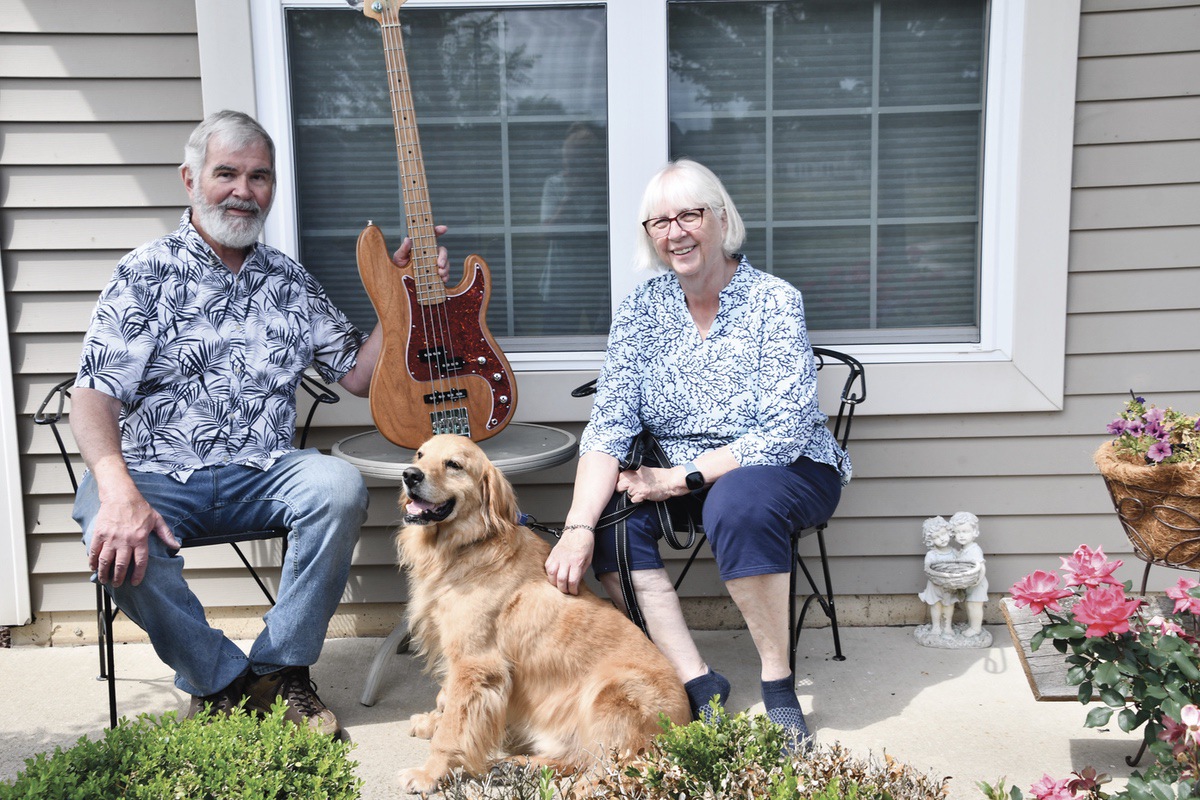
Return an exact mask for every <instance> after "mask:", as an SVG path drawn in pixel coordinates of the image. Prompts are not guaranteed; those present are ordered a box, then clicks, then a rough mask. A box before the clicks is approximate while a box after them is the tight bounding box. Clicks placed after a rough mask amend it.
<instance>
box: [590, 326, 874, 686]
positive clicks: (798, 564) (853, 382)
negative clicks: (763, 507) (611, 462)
mask: <svg viewBox="0 0 1200 800" xmlns="http://www.w3.org/2000/svg"><path fill="white" fill-rule="evenodd" d="M813 355H814V356H815V357H816V363H817V371H818V372H820V371H822V370H824V369H825V367H827V366H829V365H830V364H839V365H841V366H845V367H846V368H847V375H846V379H845V382H844V383H843V384H842V392H841V398H840V402H839V405H838V411H837V415H836V416H834V417H833V418H832V420H831V421H832V423H833V435H834V438H836V439H837V441H838V444H840V445H841V446H842V449H843V450H846V449H848V445H849V442H850V426H851V425H852V424H853V422H854V411H855V409H856V408H858V405H859V404H860V403H862V402H863V401H864V400H866V399H867V377H866V371H865V370H864V369H863V365H862V363H861V362H859V360H858V359H856V358H854V357H853V356H850V355H847V354H845V353H842V352H839V351H837V350H830V349H829V348H826V347H814V348H813ZM595 391H596V381H595V380H592V381H589V382H588V383H585V384H584V385H582V386H580V387H578V388H576V389H575V390H574V391H572V392H571V394H572V395H573V396H574V397H585V396H587V395H589V394H592V393H594V392H595ZM697 525H698V523H697ZM828 526H829V520H826V521H824V522H822V523H820V524H819V525H815V526H813V527H811V528H801V529H799V530H795V531H792V571H791V581H790V583H789V597H790V599H791V602H790V603H789V607H788V629H789V638H790V643H789V654H788V659H789V664H790V665H791V668H792V673H793V674H794V673H795V672H796V647H797V645H798V644H799V641H800V631H801V629H802V627H803V625H804V617H805V615H807V614H808V609H809V606H811V605H812V604H813V603H814V602H816V603H817V604H818V605H820V607H821V610H822V611H823V612H824V613H825V616H826V617H828V618H829V625H830V629H831V631H832V633H833V649H834V656H833V658H834V660H835V661H845V660H846V657H845V656H844V655H842V639H841V635H840V634H839V632H838V620H837V608H836V607H835V605H834V598H833V583H832V581H831V580H830V576H829V555H828V553H827V551H826V549H825V529H826V528H827V527H828ZM697 533H699V535H700V537H699V540H698V541H697V542H696V544H695V546H694V547H692V552H691V555H690V556H689V557H688V560H687V562H685V563H684V565H683V569H682V570H681V571H680V573H679V576H678V577H677V578H676V579H675V589H676V591H678V590H679V587H680V586H682V585H683V581H684V578H686V577H687V574H688V571H689V570H691V568H692V564H693V563H695V561H696V557H697V556H699V555H700V549H701V548H702V547H703V546H704V543H705V542H706V541H708V539H707V537H706V536H705V535H704V531H703V529H702V528H700V527H697ZM814 533H815V534H816V536H817V547H818V550H819V552H820V556H821V575H822V577H823V578H824V588H823V589H822V588H821V587H819V586H818V585H817V582H816V579H815V578H814V576H813V573H812V572H811V571H810V570H809V568H808V565H807V564H806V563H805V560H804V557H803V556H802V555H801V554H800V542H801V540H803V539H806V538H807V537H808V536H810V535H811V534H814ZM797 568H798V569H799V572H800V573H803V575H804V578H805V580H806V581H807V582H808V586H809V593H808V595H807V596H806V597H805V598H804V604H803V605H802V606H801V608H800V613H799V615H797V614H796V601H797V600H798V599H799V598H797V596H796V587H797V584H798V580H797Z"/></svg>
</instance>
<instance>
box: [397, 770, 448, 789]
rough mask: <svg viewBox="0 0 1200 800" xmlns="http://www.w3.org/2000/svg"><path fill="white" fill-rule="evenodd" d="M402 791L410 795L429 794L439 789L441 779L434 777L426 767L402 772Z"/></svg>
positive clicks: (400, 777)
mask: <svg viewBox="0 0 1200 800" xmlns="http://www.w3.org/2000/svg"><path fill="white" fill-rule="evenodd" d="M399 779H400V789H401V791H405V792H408V793H409V794H429V793H430V792H432V791H433V790H434V789H436V788H437V785H438V781H439V780H440V778H439V777H433V776H432V775H430V774H429V771H428V770H426V769H425V768H424V767H419V768H417V767H414V768H412V769H402V770H400V776H399Z"/></svg>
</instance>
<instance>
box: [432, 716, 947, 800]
mask: <svg viewBox="0 0 1200 800" xmlns="http://www.w3.org/2000/svg"><path fill="white" fill-rule="evenodd" d="M717 712H718V713H717V716H716V718H715V719H714V721H713V723H711V724H705V723H702V722H693V723H691V724H690V725H681V726H672V725H671V724H670V723H669V722H666V721H665V720H664V722H663V732H662V733H661V734H659V735H658V736H656V737H655V739H654V742H653V743H652V744H651V746H650V747H649V749H648V750H647V752H645V753H643V754H642V755H641V756H640V757H638V758H636V759H635V760H633V761H632V762H628V761H623V760H621V759H618V758H616V757H615V756H610V757H608V758H606V759H600V760H598V761H597V762H596V764H595V765H594V766H593V768H592V769H591V770H589V771H585V772H584V773H581V774H579V775H569V776H560V775H555V774H553V773H552V772H551V771H550V770H548V769H546V768H541V769H538V768H535V767H530V766H526V765H521V764H514V763H512V762H501V763H500V764H498V765H497V766H496V767H495V768H494V769H492V771H491V772H489V773H488V774H486V775H482V776H478V777H471V776H467V775H463V774H462V773H461V772H456V773H455V774H453V775H451V776H450V777H448V778H447V779H446V780H445V781H444V782H443V784H442V786H441V787H440V789H441V797H443V798H446V800H551V798H572V799H573V800H574V799H576V798H588V799H589V800H590V799H593V798H594V799H596V800H598V799H599V798H604V799H605V800H735V799H736V800H945V798H946V796H947V794H948V789H947V783H948V779H944V778H940V779H939V778H933V777H930V776H927V775H923V774H921V773H918V772H917V771H916V770H914V769H913V768H911V767H908V766H906V765H904V764H901V763H899V762H898V761H896V760H895V759H892V758H890V757H888V756H886V755H885V756H884V759H883V760H882V761H878V760H873V759H864V758H857V757H854V756H851V755H850V754H849V753H847V752H846V751H845V750H844V749H843V748H841V747H840V746H838V745H836V744H835V745H825V746H821V747H816V748H813V749H812V750H811V751H809V752H806V753H795V754H791V753H789V754H785V753H784V750H783V746H784V743H785V741H786V734H785V733H784V731H783V729H782V728H780V727H779V726H777V725H776V724H775V723H773V722H771V721H770V720H769V719H768V718H767V717H765V716H762V715H754V716H748V715H746V714H738V715H737V716H735V717H732V718H731V717H729V716H728V715H726V714H725V712H724V711H723V710H721V709H720V707H719V706H718V707H717Z"/></svg>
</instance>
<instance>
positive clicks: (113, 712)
mask: <svg viewBox="0 0 1200 800" xmlns="http://www.w3.org/2000/svg"><path fill="white" fill-rule="evenodd" d="M74 384H75V378H74V377H71V378H68V379H67V380H65V381H62V382H61V383H59V384H57V385H55V386H54V387H53V388H51V389H50V391H49V393H47V395H46V398H45V399H44V400H42V404H41V405H40V406H38V410H37V413H36V414H34V416H33V421H34V422H35V423H36V424H38V425H49V426H50V431H51V432H52V433H53V434H54V440H55V442H57V443H58V452H59V455H61V456H62V460H63V464H64V465H65V466H66V468H67V477H69V478H70V479H71V489H72V491H78V490H79V482H78V481H77V480H76V478H75V467H74V465H73V464H72V463H71V458H70V454H69V453H68V452H67V446H66V444H65V443H64V442H63V437H62V433H61V432H60V431H59V430H58V423H59V422H61V421H62V418H63V416H64V414H66V413H67V411H66V408H67V401H68V400H70V398H71V387H72V386H73V385H74ZM300 387H301V388H302V389H304V391H305V392H306V393H307V394H308V395H309V396H310V397H311V398H312V400H313V402H312V406H311V407H310V408H309V410H308V416H307V417H306V418H305V420H304V426H303V428H301V433H300V447H301V448H303V447H304V446H305V445H306V444H307V442H308V432H309V429H310V428H311V426H312V421H313V416H314V415H315V414H316V412H317V408H318V406H320V405H332V404H333V403H336V402H338V401H339V400H340V399H341V397H340V396H339V395H338V394H337V393H336V392H334V391H332V390H331V389H329V388H328V387H326V386H325V385H324V384H322V383H320V382H318V381H316V380H314V379H312V378H310V377H309V376H307V375H304V376H302V377H301V380H300ZM47 409H50V410H47ZM287 535H288V529H287V528H271V529H269V530H261V531H229V532H228V533H225V534H222V535H218V536H208V537H205V538H204V539H203V540H185V541H184V542H183V547H184V548H190V547H207V546H209V545H217V544H228V545H230V546H231V547H233V550H234V552H235V553H237V555H238V558H240V559H241V560H242V564H244V565H245V567H246V569H247V571H249V573H250V577H252V578H254V582H255V583H257V584H258V588H259V589H260V590H261V591H262V593H263V596H264V597H266V598H267V602H268V603H269V604H270V605H275V597H274V595H272V594H271V590H270V589H268V588H267V585H266V583H264V582H263V579H262V578H261V577H260V576H259V574H258V571H257V570H256V569H255V568H254V565H253V564H251V563H250V559H248V558H246V554H245V553H243V552H242V548H241V547H239V546H238V545H240V544H245V543H247V542H262V541H270V540H272V539H279V541H280V543H281V547H282V551H281V553H280V556H279V560H280V563H281V564H282V563H283V560H284V558H285V557H286V556H287ZM120 611H121V610H120V609H119V608H117V607H116V606H114V605H113V602H112V597H111V596H110V595H109V594H108V592H106V591H104V587H102V586H101V585H100V583H99V582H97V583H96V621H97V624H96V634H97V640H96V644H97V647H98V649H99V653H100V674H99V675H97V676H96V680H101V681H106V682H107V683H108V724H109V727H110V728H115V727H116V726H117V682H116V681H117V678H116V668H115V664H114V653H113V640H112V623H113V620H114V619H116V616H117V614H118V613H120Z"/></svg>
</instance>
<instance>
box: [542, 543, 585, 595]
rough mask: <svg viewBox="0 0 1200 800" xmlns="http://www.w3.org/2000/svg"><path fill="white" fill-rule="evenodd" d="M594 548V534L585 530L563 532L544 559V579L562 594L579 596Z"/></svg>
mask: <svg viewBox="0 0 1200 800" xmlns="http://www.w3.org/2000/svg"><path fill="white" fill-rule="evenodd" d="M595 546H596V541H595V534H593V533H592V532H591V531H590V530H588V529H587V528H571V529H570V530H565V531H563V534H562V538H560V539H559V540H558V544H556V545H554V549H553V550H551V551H550V557H549V558H547V559H546V578H547V579H548V580H549V581H550V583H552V584H554V585H555V586H556V587H558V590H559V591H560V592H562V593H563V594H579V584H580V583H582V582H583V575H584V572H585V571H586V570H587V568H588V566H589V565H590V564H591V563H592V552H593V550H594V549H595Z"/></svg>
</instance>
